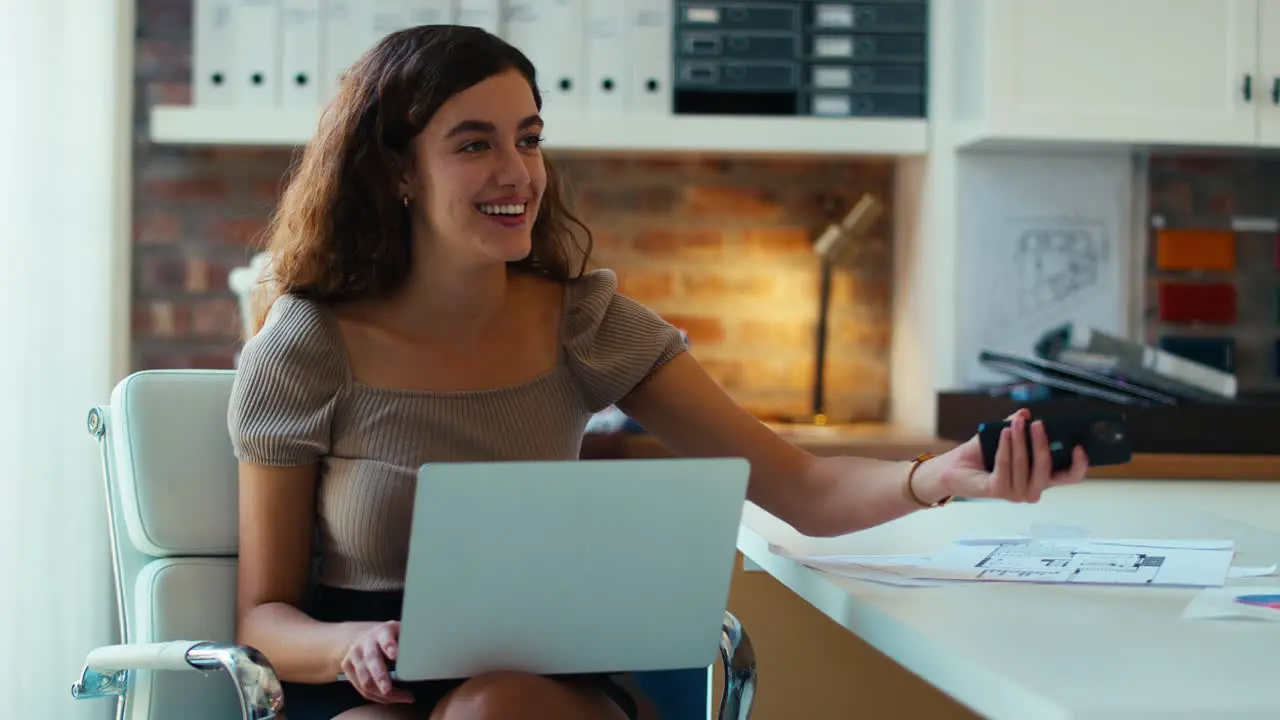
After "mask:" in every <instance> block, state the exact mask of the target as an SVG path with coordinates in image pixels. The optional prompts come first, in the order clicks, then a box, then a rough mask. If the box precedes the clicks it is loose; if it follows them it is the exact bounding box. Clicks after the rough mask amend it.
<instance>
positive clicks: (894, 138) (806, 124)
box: [151, 106, 929, 157]
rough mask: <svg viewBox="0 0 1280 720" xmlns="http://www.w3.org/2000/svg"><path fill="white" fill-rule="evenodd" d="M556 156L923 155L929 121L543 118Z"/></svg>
mask: <svg viewBox="0 0 1280 720" xmlns="http://www.w3.org/2000/svg"><path fill="white" fill-rule="evenodd" d="M319 112H320V110H319V109H318V108H316V109H289V110H274V109H251V108H250V109H242V108H228V109H222V108H217V109H210V108H199V107H193V106H159V107H156V108H153V109H152V111H151V139H152V141H153V142H156V143H161V144H182V145H242V146H243V145H250V146H280V147H289V146H296V145H302V144H305V143H306V142H307V141H308V140H309V139H310V138H311V135H312V132H313V131H314V129H315V126H316V121H317V118H318V116H319ZM543 117H544V119H545V120H546V122H547V128H546V131H545V135H546V147H547V148H548V149H549V150H565V151H584V152H654V153H661V152H696V153H734V154H766V155H813V156H828V157H831V156H842V155H860V156H876V155H880V156H896V157H909V156H923V155H925V154H927V153H928V151H929V139H928V138H929V132H928V131H929V126H928V122H927V121H926V120H923V119H919V120H917V119H874V118H836V117H738V116H653V115H639V114H631V115H616V116H610V115H604V116H600V115H590V116H582V115H579V116H559V115H556V114H555V113H543Z"/></svg>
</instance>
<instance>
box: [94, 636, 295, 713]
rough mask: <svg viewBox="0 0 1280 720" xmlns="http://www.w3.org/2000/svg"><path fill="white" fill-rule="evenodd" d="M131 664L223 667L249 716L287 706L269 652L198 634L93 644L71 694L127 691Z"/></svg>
mask: <svg viewBox="0 0 1280 720" xmlns="http://www.w3.org/2000/svg"><path fill="white" fill-rule="evenodd" d="M130 670H171V671H175V670H176V671H181V670H201V671H210V670H222V671H225V672H226V673H228V674H229V675H230V676H231V680H232V682H233V683H234V684H235V686H236V691H237V692H238V693H239V694H240V710H241V713H242V715H243V718H244V720H268V719H269V718H276V717H279V716H280V714H281V713H282V712H283V711H284V691H283V690H282V689H281V687H280V680H279V678H277V677H276V672H275V669H274V668H273V667H271V663H270V662H269V661H268V660H267V658H266V656H265V655H263V654H262V653H260V652H258V651H257V650H256V649H254V648H252V647H249V646H247V645H231V644H220V643H214V642H206V641H194V640H173V641H170V642H162V643H134V644H125V645H106V646H104V647H100V648H94V649H93V650H90V651H89V654H88V656H86V658H85V667H84V670H83V671H82V672H81V674H80V680H79V682H77V683H75V684H74V685H72V686H71V696H72V697H74V698H76V699H87V698H100V697H117V696H120V695H124V693H125V692H126V690H128V672H129V671H130Z"/></svg>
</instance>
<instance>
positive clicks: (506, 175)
mask: <svg viewBox="0 0 1280 720" xmlns="http://www.w3.org/2000/svg"><path fill="white" fill-rule="evenodd" d="M496 173H497V180H498V183H499V184H501V185H512V186H516V187H519V186H523V185H527V184H528V183H529V167H528V166H527V165H526V164H525V158H524V157H523V156H522V155H521V154H520V153H519V152H517V151H515V150H507V151H504V152H503V153H501V154H500V155H499V160H498V167H497V171H496Z"/></svg>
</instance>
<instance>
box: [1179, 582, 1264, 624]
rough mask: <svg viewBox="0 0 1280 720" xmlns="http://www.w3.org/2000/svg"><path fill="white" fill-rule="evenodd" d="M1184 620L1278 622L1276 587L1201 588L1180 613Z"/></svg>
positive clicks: (1236, 586)
mask: <svg viewBox="0 0 1280 720" xmlns="http://www.w3.org/2000/svg"><path fill="white" fill-rule="evenodd" d="M1182 617H1183V619H1185V620H1232V619H1238V620H1267V621H1270V622H1280V585H1235V586H1230V587H1220V588H1205V589H1204V590H1201V591H1200V592H1199V593H1196V596H1195V597H1193V598H1191V602H1189V603H1187V607H1186V609H1184V610H1183V611H1182Z"/></svg>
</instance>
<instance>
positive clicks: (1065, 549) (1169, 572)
mask: <svg viewBox="0 0 1280 720" xmlns="http://www.w3.org/2000/svg"><path fill="white" fill-rule="evenodd" d="M1233 548H1234V543H1232V541H1230V540H1213V539H1207V540H1198V539H1193V540H1179V539H1134V538H1120V539H1105V538H1098V539H1090V538H1087V537H1080V536H1076V537H1065V538H1046V537H1035V536H1031V535H1029V536H1025V537H1020V536H1015V537H1005V538H1001V537H988V538H975V537H970V538H965V539H961V540H958V541H956V542H955V543H953V544H952V545H950V546H948V547H946V548H944V549H943V550H942V551H941V552H938V553H935V554H932V555H808V556H803V555H794V554H791V553H789V552H787V551H786V549H784V548H781V547H777V546H771V549H772V550H773V552H775V553H777V554H779V555H783V556H785V557H789V558H791V559H792V560H795V561H796V562H799V563H802V564H804V565H807V566H809V567H812V568H814V569H818V570H821V571H823V572H826V573H829V574H834V575H839V576H841V577H850V578H857V579H867V580H874V581H877V582H884V583H889V584H899V585H908V584H914V583H909V582H907V581H909V580H914V581H930V582H931V584H938V583H942V582H956V581H969V582H1037V583H1072V584H1106V585H1166V586H1189V587H1219V586H1222V585H1223V584H1225V583H1226V581H1227V579H1228V577H1229V576H1230V577H1248V576H1257V575H1263V574H1269V573H1271V572H1274V568H1235V569H1234V570H1233V569H1232V567H1231V560H1232V558H1233V556H1234V551H1233Z"/></svg>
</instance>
